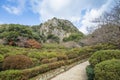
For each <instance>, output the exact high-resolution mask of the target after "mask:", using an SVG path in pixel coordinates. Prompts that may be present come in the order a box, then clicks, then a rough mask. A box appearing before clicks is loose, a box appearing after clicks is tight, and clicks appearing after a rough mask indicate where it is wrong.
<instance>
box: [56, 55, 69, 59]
mask: <svg viewBox="0 0 120 80" xmlns="http://www.w3.org/2000/svg"><path fill="white" fill-rule="evenodd" d="M57 58H58V60H67V59H68V57H67V55H64V54H59V55H58V56H57Z"/></svg>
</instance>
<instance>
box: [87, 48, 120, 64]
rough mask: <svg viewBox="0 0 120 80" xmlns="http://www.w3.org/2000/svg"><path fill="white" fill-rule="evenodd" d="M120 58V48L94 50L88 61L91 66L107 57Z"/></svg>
mask: <svg viewBox="0 0 120 80" xmlns="http://www.w3.org/2000/svg"><path fill="white" fill-rule="evenodd" d="M113 58H115V59H120V50H101V51H97V52H95V53H94V54H93V55H92V56H91V57H90V59H89V62H90V64H91V65H92V66H95V65H96V64H98V63H100V62H102V61H105V60H109V59H113Z"/></svg>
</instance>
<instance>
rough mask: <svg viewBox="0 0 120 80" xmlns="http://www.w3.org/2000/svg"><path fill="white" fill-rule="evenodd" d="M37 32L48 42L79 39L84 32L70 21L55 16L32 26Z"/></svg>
mask: <svg viewBox="0 0 120 80" xmlns="http://www.w3.org/2000/svg"><path fill="white" fill-rule="evenodd" d="M32 28H33V30H34V31H35V32H38V33H39V34H40V35H42V36H44V38H46V42H48V43H49V42H54V41H55V42H56V41H57V42H63V41H65V42H67V41H78V40H79V39H81V38H82V37H83V36H84V34H83V33H82V32H80V31H79V30H78V29H77V28H76V27H75V26H74V25H73V24H72V23H71V22H70V21H68V20H64V19H57V18H55V17H54V18H53V19H50V20H48V21H46V22H45V23H42V24H40V25H39V26H33V27H32Z"/></svg>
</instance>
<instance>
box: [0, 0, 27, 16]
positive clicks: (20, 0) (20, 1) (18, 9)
mask: <svg viewBox="0 0 120 80" xmlns="http://www.w3.org/2000/svg"><path fill="white" fill-rule="evenodd" d="M7 2H8V3H9V4H7V5H6V4H5V5H3V6H2V7H3V8H4V9H5V10H6V11H8V12H9V13H11V14H15V15H19V14H21V13H22V12H23V10H24V8H25V2H26V0H7ZM10 3H14V4H16V5H17V6H14V5H10Z"/></svg>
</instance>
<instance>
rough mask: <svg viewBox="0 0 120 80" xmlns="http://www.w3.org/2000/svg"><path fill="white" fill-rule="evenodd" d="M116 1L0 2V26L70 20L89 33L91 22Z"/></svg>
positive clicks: (35, 0) (14, 0)
mask: <svg viewBox="0 0 120 80" xmlns="http://www.w3.org/2000/svg"><path fill="white" fill-rule="evenodd" d="M113 1H114V0H0V24H3V23H7V24H9V23H14V24H25V25H38V24H40V23H42V22H45V21H47V20H48V19H51V18H53V17H57V18H61V19H67V20H70V21H71V22H72V23H73V24H74V25H75V26H77V28H78V29H79V30H80V31H82V32H84V33H87V27H91V26H94V25H95V24H94V23H91V20H93V19H94V18H97V17H99V16H100V15H102V13H103V12H105V11H106V10H109V9H110V8H111V7H112V6H111V5H112V4H113Z"/></svg>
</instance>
